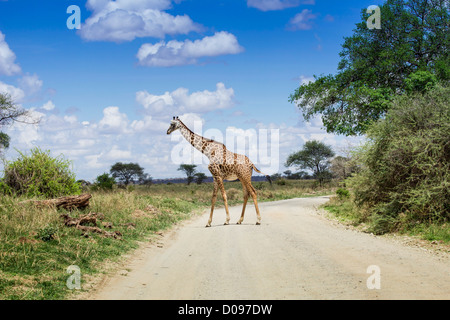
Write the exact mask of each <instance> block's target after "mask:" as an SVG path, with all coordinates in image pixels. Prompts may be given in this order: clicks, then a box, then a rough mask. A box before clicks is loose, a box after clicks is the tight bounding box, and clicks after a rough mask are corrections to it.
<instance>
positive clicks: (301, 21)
mask: <svg viewBox="0 0 450 320" xmlns="http://www.w3.org/2000/svg"><path fill="white" fill-rule="evenodd" d="M315 18H317V15H316V14H313V13H312V11H311V10H309V9H303V11H302V12H300V13H297V14H296V15H295V16H294V17H293V18H292V19H291V20H289V23H288V26H287V28H288V30H292V31H295V30H309V29H311V28H312V21H311V20H314V19H315Z"/></svg>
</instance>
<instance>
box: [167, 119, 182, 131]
mask: <svg viewBox="0 0 450 320" xmlns="http://www.w3.org/2000/svg"><path fill="white" fill-rule="evenodd" d="M180 127H181V121H180V120H179V119H178V117H173V119H172V121H170V127H169V129H167V134H171V133H172V132H174V131H175V130H177V129H180Z"/></svg>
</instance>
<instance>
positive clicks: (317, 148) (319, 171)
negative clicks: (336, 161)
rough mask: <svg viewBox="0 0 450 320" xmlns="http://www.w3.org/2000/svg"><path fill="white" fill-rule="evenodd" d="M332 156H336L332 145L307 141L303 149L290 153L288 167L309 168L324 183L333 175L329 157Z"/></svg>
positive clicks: (287, 161)
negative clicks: (330, 169)
mask: <svg viewBox="0 0 450 320" xmlns="http://www.w3.org/2000/svg"><path fill="white" fill-rule="evenodd" d="M332 157H334V151H333V150H332V149H331V147H330V146H327V145H326V144H324V143H323V142H320V141H316V140H312V141H308V142H306V143H305V145H304V146H303V149H302V150H300V151H298V152H294V153H292V154H291V155H289V157H288V158H287V160H286V167H290V166H297V167H298V168H299V169H309V170H311V171H313V172H314V175H313V177H314V178H316V179H317V180H319V183H320V185H322V184H323V181H324V180H326V179H329V178H330V177H331V173H330V171H329V170H328V168H329V166H330V162H329V160H328V159H329V158H332Z"/></svg>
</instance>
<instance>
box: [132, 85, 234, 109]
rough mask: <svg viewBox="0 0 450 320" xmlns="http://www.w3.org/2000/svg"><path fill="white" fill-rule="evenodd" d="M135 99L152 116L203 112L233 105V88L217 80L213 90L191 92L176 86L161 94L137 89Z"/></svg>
mask: <svg viewBox="0 0 450 320" xmlns="http://www.w3.org/2000/svg"><path fill="white" fill-rule="evenodd" d="M136 101H137V102H138V103H139V104H141V105H142V106H143V107H144V108H145V109H146V111H147V112H148V114H150V115H152V116H158V115H165V116H167V114H169V116H170V115H173V116H175V115H179V114H183V113H205V112H209V111H213V110H219V109H226V108H230V107H232V106H234V90H233V89H232V88H226V87H225V84H223V83H222V82H219V83H217V84H216V90H215V91H208V90H204V91H197V92H193V93H191V94H189V90H188V89H186V88H178V89H176V90H175V91H172V92H166V93H164V94H162V95H154V94H151V93H148V92H147V91H139V92H137V93H136Z"/></svg>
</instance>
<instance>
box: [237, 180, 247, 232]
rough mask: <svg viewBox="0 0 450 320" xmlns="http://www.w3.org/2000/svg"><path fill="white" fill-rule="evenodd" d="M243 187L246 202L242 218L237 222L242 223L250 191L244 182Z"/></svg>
mask: <svg viewBox="0 0 450 320" xmlns="http://www.w3.org/2000/svg"><path fill="white" fill-rule="evenodd" d="M242 188H243V189H244V204H243V205H242V213H241V218H240V219H239V221H238V222H237V224H241V223H242V221H244V214H245V206H246V205H247V201H248V195H249V192H248V190H247V187H246V186H245V185H244V183H242Z"/></svg>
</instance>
